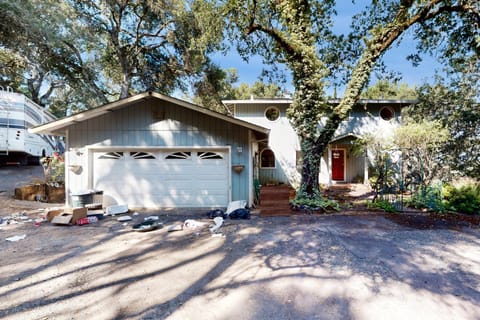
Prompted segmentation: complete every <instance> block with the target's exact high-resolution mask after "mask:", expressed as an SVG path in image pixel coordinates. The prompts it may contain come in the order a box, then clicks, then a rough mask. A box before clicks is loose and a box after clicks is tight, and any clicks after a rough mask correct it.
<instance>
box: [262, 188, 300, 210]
mask: <svg viewBox="0 0 480 320" xmlns="http://www.w3.org/2000/svg"><path fill="white" fill-rule="evenodd" d="M294 195H295V191H294V190H293V189H292V188H291V187H290V186H287V185H281V186H263V187H262V188H261V189H260V216H261V217H267V216H290V215H291V214H292V211H291V209H290V199H291V198H293V197H294Z"/></svg>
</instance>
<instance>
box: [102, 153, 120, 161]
mask: <svg viewBox="0 0 480 320" xmlns="http://www.w3.org/2000/svg"><path fill="white" fill-rule="evenodd" d="M120 158H123V152H107V153H104V154H102V155H101V156H100V157H98V159H115V160H118V159H120Z"/></svg>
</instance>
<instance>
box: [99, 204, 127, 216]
mask: <svg viewBox="0 0 480 320" xmlns="http://www.w3.org/2000/svg"><path fill="white" fill-rule="evenodd" d="M105 212H106V214H107V215H109V216H115V215H117V214H123V213H127V212H128V206H127V205H126V204H117V205H113V206H108V207H107V208H106V210H105Z"/></svg>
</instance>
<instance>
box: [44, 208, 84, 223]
mask: <svg viewBox="0 0 480 320" xmlns="http://www.w3.org/2000/svg"><path fill="white" fill-rule="evenodd" d="M86 217H87V208H65V209H64V212H63V213H61V214H59V215H56V216H55V217H53V219H52V221H51V222H52V223H55V224H64V225H69V224H77V221H78V220H79V219H82V218H86Z"/></svg>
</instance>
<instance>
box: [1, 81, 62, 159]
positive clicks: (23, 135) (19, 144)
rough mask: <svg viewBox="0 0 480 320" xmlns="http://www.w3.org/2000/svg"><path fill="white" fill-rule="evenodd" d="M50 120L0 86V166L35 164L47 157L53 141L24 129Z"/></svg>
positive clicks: (34, 105) (28, 102) (46, 113)
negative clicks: (41, 158)
mask: <svg viewBox="0 0 480 320" xmlns="http://www.w3.org/2000/svg"><path fill="white" fill-rule="evenodd" d="M52 120H55V117H54V116H53V115H52V114H51V113H49V112H48V111H47V110H45V109H44V108H42V107H40V106H39V105H37V104H36V103H34V102H33V101H31V100H30V99H28V98H27V97H25V96H24V95H23V94H21V93H15V92H13V91H12V90H11V89H10V88H7V89H4V88H2V87H0V165H5V164H17V165H25V164H38V163H39V159H40V157H45V156H51V155H52V153H53V151H55V150H56V149H57V148H58V145H57V141H56V140H55V139H54V138H53V137H52V136H48V135H38V134H32V133H29V132H28V128H31V127H34V126H37V125H40V124H43V123H45V122H49V121H52ZM60 151H61V150H60Z"/></svg>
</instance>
